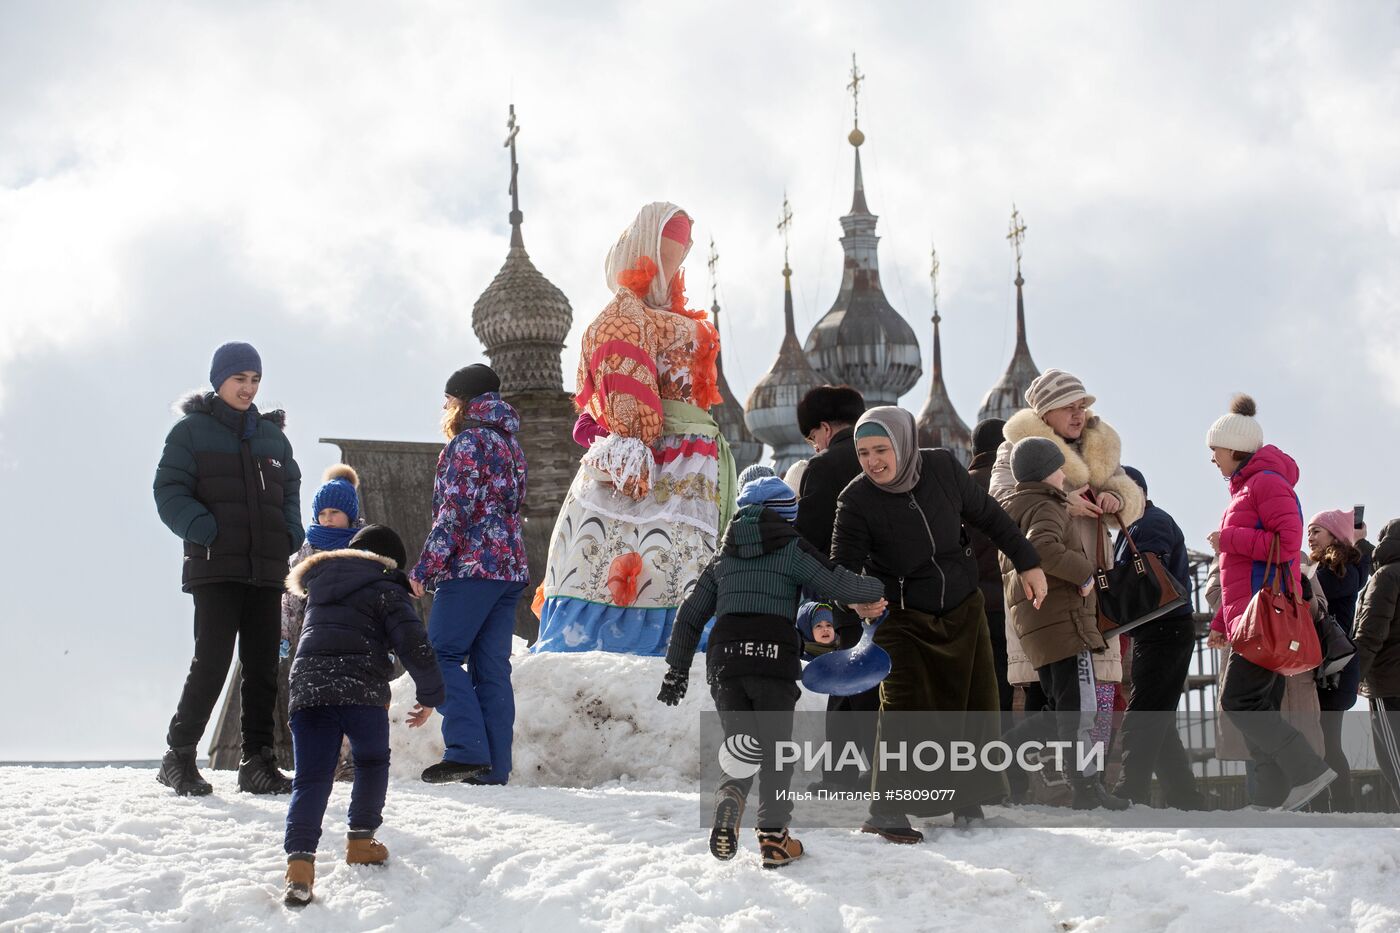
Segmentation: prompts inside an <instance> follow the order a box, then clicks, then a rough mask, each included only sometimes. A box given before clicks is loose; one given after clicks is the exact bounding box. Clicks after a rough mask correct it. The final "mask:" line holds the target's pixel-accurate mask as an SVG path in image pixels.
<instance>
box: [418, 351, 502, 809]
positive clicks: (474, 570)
mask: <svg viewBox="0 0 1400 933" xmlns="http://www.w3.org/2000/svg"><path fill="white" fill-rule="evenodd" d="M500 388H501V380H500V378H499V377H498V376H497V375H496V374H495V372H493V371H492V370H491V368H490V367H489V366H485V365H483V364H481V363H475V364H473V365H471V366H468V367H466V368H465V369H460V370H458V371H457V372H455V373H453V374H452V377H451V378H450V379H448V380H447V389H446V396H447V398H446V401H444V403H443V406H442V407H443V411H444V415H443V419H442V427H443V433H444V434H445V435H446V436H447V437H448V438H449V440H448V442H447V446H446V447H444V448H443V450H442V455H441V456H439V457H438V468H437V479H436V481H435V482H434V483H433V529H432V531H430V532H429V533H428V540H427V543H425V544H424V545H423V555H422V557H421V558H419V560H418V564H417V566H415V567H414V568H413V571H412V572H411V573H410V574H409V579H410V581H411V583H412V586H413V591H414V593H415V595H418V596H421V595H422V594H423V592H424V591H425V590H427V589H432V590H433V591H434V595H433V608H432V613H431V615H430V617H429V620H428V638H429V639H430V640H431V641H432V643H433V650H434V651H436V652H437V658H438V664H439V665H440V666H441V668H442V679H443V682H444V684H445V686H446V688H447V700H446V702H444V703H443V704H442V705H441V706H440V707H438V712H439V713H441V714H442V738H443V742H444V744H445V745H446V748H445V750H444V752H443V760H442V761H440V762H438V763H437V764H435V765H432V766H430V767H429V768H428V769H427V770H425V771H424V772H423V780H425V781H428V782H429V783H433V784H445V783H451V782H455V781H466V782H468V783H472V784H504V783H506V780H507V779H508V778H509V776H510V745H511V733H512V731H513V730H514V728H515V694H514V692H513V690H512V689H511V685H510V648H511V637H512V635H513V634H514V632H515V604H516V603H517V602H518V601H519V600H520V594H521V593H523V592H524V591H525V585H526V583H527V582H528V581H529V579H530V571H529V567H528V566H527V565H526V563H525V539H524V516H523V514H522V512H521V510H522V508H523V506H524V504H525V479H526V467H525V452H524V451H523V450H521V449H520V444H519V442H517V441H516V439H515V434H516V432H517V431H518V430H519V429H520V416H519V415H518V414H516V411H515V409H514V408H512V407H511V406H510V405H508V404H506V403H505V402H504V401H502V399H501V395H500ZM463 662H465V663H466V665H467V669H466V670H463V669H462V664H463Z"/></svg>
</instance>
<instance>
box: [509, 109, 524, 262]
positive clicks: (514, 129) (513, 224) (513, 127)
mask: <svg viewBox="0 0 1400 933" xmlns="http://www.w3.org/2000/svg"><path fill="white" fill-rule="evenodd" d="M506 129H507V130H508V131H509V132H508V133H507V135H506V141H505V146H506V148H508V149H509V150H510V245H511V246H512V247H517V246H518V247H520V248H521V249H524V248H525V239H524V238H523V237H522V236H521V235H520V224H521V223H522V222H523V221H524V220H525V215H524V214H522V213H520V185H519V184H518V182H519V180H520V163H519V162H517V161H516V160H515V137H517V136H519V135H520V124H518V123H516V122H515V105H514V104H511V105H510V118H509V119H507V120H506Z"/></svg>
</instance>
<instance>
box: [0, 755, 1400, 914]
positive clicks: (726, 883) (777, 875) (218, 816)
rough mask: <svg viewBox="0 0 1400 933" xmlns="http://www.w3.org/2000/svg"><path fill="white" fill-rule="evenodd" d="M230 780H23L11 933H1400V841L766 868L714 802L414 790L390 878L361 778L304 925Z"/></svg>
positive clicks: (1188, 836)
mask: <svg viewBox="0 0 1400 933" xmlns="http://www.w3.org/2000/svg"><path fill="white" fill-rule="evenodd" d="M211 777H212V779H213V782H214V784H215V788H216V792H215V795H214V796H212V797H206V798H202V799H188V798H187V799H177V798H175V797H172V796H171V795H170V794H169V792H168V791H166V790H165V789H164V788H162V787H160V786H158V785H157V784H156V782H155V780H154V778H153V776H152V774H151V773H150V772H149V771H147V770H136V769H129V768H128V769H119V768H109V769H21V768H6V769H3V770H0V787H3V791H0V866H2V867H0V873H3V875H4V885H3V891H0V929H5V930H11V929H17V930H30V929H35V930H39V929H53V928H69V929H104V930H107V929H114V930H151V929H198V930H200V931H201V933H213V931H217V930H225V929H230V930H231V929H264V928H267V929H284V928H285V929H297V930H336V931H343V930H371V929H402V930H437V929H466V930H472V929H477V930H492V931H496V930H550V931H565V930H572V929H599V930H601V929H608V930H663V929H668V930H670V929H674V930H710V929H715V928H723V929H735V930H761V931H764V933H771V931H773V930H785V929H804V930H840V929H853V930H872V931H873V930H881V929H891V928H897V929H963V930H966V929H996V930H998V931H999V933H1011V931H1019V930H1025V931H1044V930H1200V929H1218V930H1225V929H1268V930H1270V931H1271V933H1282V931H1287V930H1306V931H1308V933H1317V931H1319V930H1350V929H1357V930H1375V931H1390V930H1395V929H1400V893H1397V888H1400V884H1398V883H1397V882H1400V845H1398V844H1397V843H1400V839H1397V835H1396V832H1395V831H1394V830H1361V831H1344V830H1309V829H1294V830H1229V831H1224V830H1214V831H1200V830H1191V831H1188V830H1173V831H1153V830H1132V831H1128V830H1111V829H1102V830H1084V829H1079V830H1057V829H982V830H978V831H974V832H971V833H963V832H958V831H955V830H953V829H952V828H951V827H949V826H941V827H940V826H939V824H934V827H935V828H934V830H933V832H932V833H931V834H930V838H929V842H928V843H927V844H925V845H922V846H916V847H896V846H892V845H889V844H887V843H884V842H882V841H880V840H879V839H877V838H875V837H873V836H862V835H860V834H858V833H854V832H851V831H849V830H840V831H838V830H812V831H807V832H804V833H803V834H802V838H803V841H804V842H805V843H807V845H808V846H809V847H810V853H811V854H810V856H809V857H808V858H806V859H804V860H803V861H801V862H799V863H797V864H795V865H792V866H789V867H788V868H786V869H783V870H781V871H764V870H762V869H761V868H760V867H759V865H758V860H757V856H756V855H755V854H754V853H753V852H752V850H751V849H750V851H748V852H745V853H744V854H742V855H741V856H740V857H739V858H738V859H736V860H735V861H734V862H730V863H722V862H717V861H715V860H714V859H713V858H711V856H710V855H709V852H708V851H707V849H706V845H705V839H704V838H703V835H702V833H700V832H698V831H697V830H696V828H695V819H696V798H695V795H693V794H686V793H682V792H678V791H666V790H659V789H653V790H646V789H623V788H621V787H613V788H607V789H600V790H569V789H563V788H546V787H501V788H479V787H467V786H451V787H430V786H427V785H424V784H421V783H417V782H411V781H405V780H399V779H396V780H395V781H394V782H393V783H392V785H391V786H390V790H389V802H388V807H387V810H386V813H385V817H386V825H385V828H384V830H383V831H382V833H381V836H380V838H381V839H382V840H383V841H384V842H385V843H386V844H387V845H388V846H389V848H390V851H391V853H392V856H391V863H390V864H389V865H388V866H387V867H385V868H351V867H349V866H347V865H345V864H344V863H343V861H339V859H338V856H339V855H340V854H341V851H342V846H343V842H342V840H343V835H342V834H343V832H344V829H345V826H344V817H343V813H344V807H345V805H346V802H347V800H348V788H346V787H345V786H343V785H341V786H338V787H337V789H336V793H335V796H334V797H333V798H332V801H331V807H332V810H331V813H332V816H331V818H330V819H328V821H327V826H326V835H325V837H324V839H323V842H322V848H321V857H320V859H319V860H318V862H317V869H318V874H319V877H318V878H317V883H316V894H317V897H318V902H317V903H315V904H313V905H311V906H310V907H308V908H306V909H305V910H303V911H302V912H300V913H298V914H293V913H291V912H289V911H288V910H287V909H286V908H284V907H283V906H282V905H281V903H280V899H279V898H280V889H281V876H282V869H283V860H282V848H281V842H282V837H281V824H282V819H283V817H284V815H285V806H286V801H285V798H283V799H280V800H279V799H267V798H258V797H252V796H250V795H246V794H238V793H236V792H235V790H234V777H233V775H232V774H230V773H227V772H218V773H214V774H212V775H211ZM1299 819H1300V823H1304V824H1305V823H1306V818H1305V817H1300V818H1299ZM745 844H746V845H747V846H750V847H751V846H752V838H751V837H749V836H746V837H745Z"/></svg>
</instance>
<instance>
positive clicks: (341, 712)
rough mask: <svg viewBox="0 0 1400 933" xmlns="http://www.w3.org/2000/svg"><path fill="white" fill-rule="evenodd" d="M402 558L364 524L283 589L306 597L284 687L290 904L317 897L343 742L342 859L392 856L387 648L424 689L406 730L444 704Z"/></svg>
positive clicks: (387, 537)
mask: <svg viewBox="0 0 1400 933" xmlns="http://www.w3.org/2000/svg"><path fill="white" fill-rule="evenodd" d="M405 559H406V558H405V554H404V546H403V542H402V541H401V540H399V536H398V535H397V534H395V533H394V531H393V529H391V528H387V527H385V526H383V525H367V526H365V527H364V528H362V529H360V531H358V532H357V533H356V534H355V536H354V537H353V538H351V539H350V543H349V546H348V547H346V548H343V549H338V550H332V551H322V552H321V553H319V554H314V555H312V556H311V557H308V558H307V559H306V560H304V561H302V562H301V563H300V564H298V565H297V566H296V568H295V569H293V570H292V572H291V574H289V575H288V577H287V589H288V590H289V591H291V592H292V593H293V594H295V595H297V596H304V597H305V598H306V617H305V620H304V622H303V624H302V630H301V639H300V641H299V643H298V644H297V654H296V660H294V661H293V662H292V673H291V683H290V686H289V690H288V696H289V702H288V708H289V710H290V712H291V721H292V742H293V745H294V746H295V751H296V761H297V770H296V778H295V779H294V781H293V783H292V801H291V805H290V806H289V807H288V808H287V834H286V839H285V843H284V848H285V850H286V853H287V879H286V880H287V887H286V892H285V896H284V901H285V903H286V904H287V905H288V906H290V907H299V906H301V905H303V904H306V903H309V902H310V900H311V886H312V882H313V880H314V878H315V859H316V845H317V843H318V842H320V838H321V821H322V819H323V818H324V817H325V813H326V804H327V802H328V801H329V800H330V794H331V784H332V781H333V779H334V775H335V766H336V760H337V758H338V757H339V753H340V743H341V739H342V737H348V738H349V739H350V750H351V754H352V756H353V758H354V762H355V783H354V785H353V788H352V789H351V792H350V813H349V818H348V821H347V822H348V827H349V833H348V834H347V840H346V844H345V860H346V862H348V863H349V864H351V865H382V864H383V863H384V862H385V861H386V860H387V859H388V858H389V850H388V849H387V848H385V847H384V846H383V845H382V844H380V843H379V842H378V841H377V840H376V839H375V838H374V832H375V830H376V829H378V828H379V826H380V824H381V823H383V815H382V814H383V810H384V796H385V792H386V790H387V788H388V783H389V714H388V708H389V698H390V692H389V678H390V677H391V676H393V671H394V665H393V661H392V660H391V659H390V657H389V652H390V651H391V650H392V651H393V653H394V654H395V655H396V656H397V657H398V659H399V660H400V661H401V662H402V663H403V666H404V667H405V668H406V669H407V670H408V672H409V674H410V675H412V677H413V682H414V684H415V685H416V686H417V688H418V689H417V700H418V703H417V705H416V706H414V708H413V711H412V712H411V713H410V714H409V716H408V724H409V725H410V726H421V725H423V724H424V723H425V722H427V721H428V717H429V715H431V714H432V711H433V707H436V706H438V705H439V704H440V703H442V700H443V686H442V673H441V671H440V670H439V669H438V664H437V657H436V655H434V653H433V649H432V646H431V645H430V644H429V643H428V633H427V630H426V629H424V627H423V623H422V622H421V621H420V620H419V618H418V614H417V613H416V612H414V610H413V605H412V604H411V603H410V602H409V588H408V578H407V577H406V576H404V573H403V571H402V570H400V569H399V568H400V567H402V566H403V563H404V561H405Z"/></svg>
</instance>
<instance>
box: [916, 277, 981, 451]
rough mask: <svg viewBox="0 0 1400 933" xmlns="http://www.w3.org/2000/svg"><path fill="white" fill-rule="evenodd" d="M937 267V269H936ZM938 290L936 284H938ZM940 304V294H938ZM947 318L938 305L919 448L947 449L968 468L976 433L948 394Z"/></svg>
mask: <svg viewBox="0 0 1400 933" xmlns="http://www.w3.org/2000/svg"><path fill="white" fill-rule="evenodd" d="M935 268H937V267H936V266H935ZM935 287H936V283H935ZM934 295H935V299H934V300H935V301H937V297H936V296H937V292H934ZM942 320H943V318H942V317H941V316H940V315H939V313H938V305H937V304H935V305H934V308H933V382H932V383H931V384H930V385H929V389H928V401H927V402H925V403H924V410H923V411H921V412H919V446H920V447H946V448H947V449H948V450H951V451H952V452H953V455H954V456H955V457H957V458H958V462H959V463H961V464H962V465H963V466H967V465H968V464H969V463H971V462H972V432H971V431H969V430H968V429H967V425H966V424H964V423H963V420H962V419H961V418H959V417H958V413H957V411H956V410H955V409H954V408H953V400H952V398H950V397H949V395H948V387H947V386H945V385H944V384H943V339H942V337H941V336H940V334H939V332H938V325H939V323H940V322H941V321H942Z"/></svg>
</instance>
